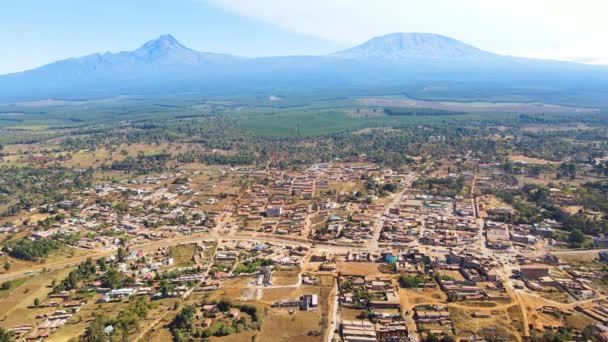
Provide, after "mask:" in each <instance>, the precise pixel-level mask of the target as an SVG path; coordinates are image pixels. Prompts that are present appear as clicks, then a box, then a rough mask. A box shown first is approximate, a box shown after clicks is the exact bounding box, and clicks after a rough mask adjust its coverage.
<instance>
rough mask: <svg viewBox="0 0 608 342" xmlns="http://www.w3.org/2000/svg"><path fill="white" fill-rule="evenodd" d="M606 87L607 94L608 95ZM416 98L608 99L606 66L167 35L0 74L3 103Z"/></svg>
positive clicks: (429, 39) (449, 43) (409, 42)
mask: <svg viewBox="0 0 608 342" xmlns="http://www.w3.org/2000/svg"><path fill="white" fill-rule="evenodd" d="M429 89H444V90H442V91H438V90H435V91H434V92H432V91H431V90H429ZM446 89H447V90H446ZM463 89H464V90H463ZM601 89H607V90H606V94H604V92H602V90H601ZM418 90H420V91H421V94H422V95H424V96H435V97H444V98H445V97H450V96H455V97H459V98H462V97H463V96H464V95H470V98H471V99H473V97H471V96H476V97H475V99H477V98H479V97H484V98H501V96H502V95H504V94H510V95H513V96H515V97H517V96H520V95H526V96H527V95H530V94H540V95H538V96H537V97H533V99H535V100H536V99H540V100H542V98H540V97H543V96H544V98H547V96H549V97H550V98H551V99H553V100H555V101H564V100H563V99H569V98H571V96H570V95H569V94H571V93H572V92H576V93H577V94H586V93H593V98H594V99H608V68H606V67H599V66H590V65H584V64H577V63H568V62H556V61H545V60H533V59H526V58H517V57H510V56H502V55H497V54H493V53H490V52H487V51H483V50H480V49H478V48H476V47H473V46H471V45H468V44H466V43H463V42H460V41H458V40H455V39H452V38H449V37H445V36H441V35H436V34H428V33H393V34H388V35H385V36H381V37H376V38H373V39H371V40H369V41H367V42H365V43H363V44H361V45H359V46H355V47H353V48H350V49H347V50H344V51H339V52H335V53H332V54H329V55H323V56H285V57H263V58H244V57H238V56H233V55H226V54H217V53H209V52H199V51H196V50H193V49H191V48H188V47H186V46H184V45H183V44H181V43H180V42H179V41H177V39H175V38H174V37H173V36H171V35H163V36H160V37H159V38H157V39H154V40H151V41H148V42H146V43H145V44H144V45H142V46H141V47H139V48H138V49H136V50H134V51H123V52H118V53H110V52H106V53H102V54H99V53H97V54H92V55H88V56H84V57H80V58H70V59H66V60H62V61H58V62H55V63H51V64H48V65H45V66H42V67H40V68H36V69H33V70H28V71H24V72H19V73H14V74H8V75H2V76H0V101H2V102H18V101H24V100H38V99H49V98H56V99H57V98H59V99H92V98H102V97H111V96H117V95H150V96H155V95H156V94H163V95H171V94H179V93H191V94H192V93H194V94H200V95H201V96H227V95H235V94H237V95H238V94H253V93H263V94H266V93H269V94H275V93H277V92H279V93H282V92H285V91H290V92H292V93H300V94H302V93H311V94H312V93H314V94H324V93H329V92H330V91H331V92H334V93H335V92H336V91H340V92H341V93H343V94H347V95H352V94H369V93H375V94H382V93H384V94H387V93H396V92H404V91H408V92H412V91H418ZM422 90H424V91H422ZM455 94H458V95H457V96H456V95H455ZM577 96H578V95H577ZM527 98H530V97H529V96H527ZM605 102H606V106H608V100H605Z"/></svg>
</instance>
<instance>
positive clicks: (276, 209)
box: [266, 205, 283, 217]
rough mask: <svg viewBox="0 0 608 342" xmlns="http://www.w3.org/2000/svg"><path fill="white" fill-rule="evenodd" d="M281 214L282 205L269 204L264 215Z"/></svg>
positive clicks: (277, 215) (274, 215) (275, 215)
mask: <svg viewBox="0 0 608 342" xmlns="http://www.w3.org/2000/svg"><path fill="white" fill-rule="evenodd" d="M282 214H283V206H282V205H271V206H269V207H268V209H266V216H268V217H280V216H281V215H282Z"/></svg>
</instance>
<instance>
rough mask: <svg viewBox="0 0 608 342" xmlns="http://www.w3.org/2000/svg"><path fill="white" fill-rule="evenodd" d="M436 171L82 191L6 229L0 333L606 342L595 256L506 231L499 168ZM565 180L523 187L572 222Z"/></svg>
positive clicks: (318, 167)
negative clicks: (555, 337)
mask: <svg viewBox="0 0 608 342" xmlns="http://www.w3.org/2000/svg"><path fill="white" fill-rule="evenodd" d="M437 164H441V163H435V164H431V163H429V162H426V163H425V162H423V161H417V162H415V164H413V165H411V166H410V167H408V168H406V169H401V170H395V169H391V168H389V167H386V166H379V165H376V164H373V163H369V162H357V163H353V162H328V163H316V164H312V165H309V166H301V167H298V168H294V169H292V170H282V169H278V168H268V169H258V168H252V167H221V166H220V167H207V166H203V167H202V168H198V169H197V168H193V169H184V170H182V171H181V172H176V173H164V174H163V173H161V174H158V175H156V176H152V175H146V176H140V177H133V178H127V179H123V180H121V181H118V182H101V183H100V184H98V185H95V186H93V187H90V188H84V189H83V191H81V192H78V193H73V194H72V195H71V196H70V197H69V198H66V199H64V200H61V201H58V202H56V203H48V204H45V205H43V206H40V207H34V208H31V209H30V210H29V213H28V214H26V215H25V216H24V217H25V218H24V217H22V218H20V219H18V220H12V221H10V220H9V221H5V223H4V224H3V226H2V228H1V232H2V234H4V235H5V236H7V237H9V236H13V237H14V236H19V237H21V239H20V240H17V242H16V243H14V244H8V245H6V247H5V248H4V250H3V252H2V254H3V256H2V257H3V258H4V260H5V265H4V268H5V272H4V273H3V274H0V278H1V279H2V281H3V285H2V286H3V291H4V292H7V293H8V292H10V291H11V290H13V289H14V291H15V292H17V293H16V294H14V298H13V296H11V297H7V298H6V299H3V301H11V300H18V301H19V303H20V304H19V305H17V306H12V309H10V310H9V311H7V312H5V314H3V317H2V320H1V321H0V326H2V327H4V328H5V329H8V330H9V331H11V332H12V333H13V334H14V337H15V339H17V340H45V341H47V340H48V341H55V340H56V341H61V340H69V339H73V338H77V337H78V336H80V335H83V336H85V337H87V336H88V337H87V338H94V336H96V334H100V335H101V336H108V337H110V336H113V337H116V338H118V337H119V336H122V337H123V338H128V339H129V340H139V339H144V338H145V339H152V340H159V341H160V340H166V339H171V338H173V339H174V340H180V339H185V340H188V339H193V338H206V337H217V338H220V337H222V336H239V337H238V338H244V339H247V338H252V337H253V336H258V337H257V338H256V339H257V340H262V341H264V340H270V339H271V338H270V336H271V335H270V334H277V333H278V332H277V329H281V327H285V326H288V327H289V328H288V329H287V330H286V331H282V332H281V333H283V334H287V335H284V336H285V338H294V339H298V340H300V339H301V340H308V339H310V340H319V339H322V340H327V341H438V340H441V341H455V340H467V341H470V340H477V341H483V340H497V339H498V340H524V339H523V338H522V337H531V336H532V337H533V336H535V335H537V336H540V335H542V334H546V333H547V332H550V333H561V332H567V333H568V334H572V335H582V334H598V335H601V336H605V338H607V339H608V328H606V327H605V326H604V324H606V322H607V321H608V297H607V296H606V293H607V292H606V290H604V289H605V285H604V279H605V277H606V271H605V267H604V266H602V264H601V263H602V262H603V260H608V251H606V250H602V249H599V250H593V249H585V248H583V249H578V250H577V249H574V250H572V249H567V248H564V247H567V245H568V244H571V243H572V242H573V240H572V239H571V236H566V237H565V238H564V233H563V229H562V223H560V222H557V221H555V220H552V219H544V220H543V221H541V222H539V223H534V224H526V223H517V221H515V220H511V219H505V218H508V217H511V216H513V215H515V209H514V207H513V206H512V205H509V204H508V203H506V202H504V200H501V197H500V196H499V195H496V194H500V193H501V192H506V191H513V190H514V189H517V188H518V186H517V185H514V184H513V183H512V182H509V181H505V179H508V178H510V177H513V176H512V173H508V172H507V171H505V168H504V165H499V164H482V163H480V162H477V163H476V162H474V161H473V162H469V163H468V165H462V166H460V167H458V168H457V169H451V167H450V170H449V172H448V171H446V169H444V165H437ZM514 165H516V166H518V167H520V168H524V167H526V166H527V165H526V163H522V162H520V161H519V162H518V161H515V162H514ZM561 184H562V185H561V187H560V185H558V184H557V183H556V184H555V185H554V186H553V187H550V188H544V187H543V188H537V189H535V191H536V192H540V191H546V192H547V194H546V195H545V196H548V197H549V198H551V200H553V201H555V203H558V204H559V205H560V207H561V210H562V212H563V214H564V215H573V214H572V213H570V214H569V208H572V207H573V206H572V205H571V204H573V203H575V202H576V198H574V196H573V195H566V193H568V189H569V188H571V187H572V185H570V184H567V183H561ZM581 210H582V208H578V211H581ZM589 214H591V215H593V212H592V211H589ZM571 235H572V234H571ZM60 243H61V246H59V244H60ZM592 244H593V245H595V246H597V247H598V248H605V247H607V246H608V238H603V237H596V238H595V239H594V240H593V242H592ZM598 251H599V252H598ZM51 256H53V257H51ZM13 293H14V292H13ZM133 317H138V319H139V320H141V321H142V322H145V323H140V324H137V323H135V322H134V321H129V319H132V318H133ZM603 338H604V337H603Z"/></svg>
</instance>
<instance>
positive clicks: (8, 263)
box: [4, 261, 12, 272]
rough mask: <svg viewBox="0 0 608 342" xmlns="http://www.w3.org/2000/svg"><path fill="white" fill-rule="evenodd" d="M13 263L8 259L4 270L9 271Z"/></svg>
mask: <svg viewBox="0 0 608 342" xmlns="http://www.w3.org/2000/svg"><path fill="white" fill-rule="evenodd" d="M11 266H12V265H11V263H10V262H9V261H6V262H5V263H4V270H6V271H7V272H8V271H9V270H10V269H11Z"/></svg>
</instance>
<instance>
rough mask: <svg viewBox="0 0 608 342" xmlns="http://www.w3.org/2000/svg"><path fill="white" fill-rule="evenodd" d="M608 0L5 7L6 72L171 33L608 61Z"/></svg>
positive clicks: (312, 48) (286, 0) (1, 25)
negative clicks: (389, 42) (453, 43)
mask: <svg viewBox="0 0 608 342" xmlns="http://www.w3.org/2000/svg"><path fill="white" fill-rule="evenodd" d="M606 13H608V1H606V0H578V1H573V0H86V1H85V0H0V46H2V47H3V48H2V49H0V56H1V57H0V74H4V73H10V72H17V71H21V70H26V69H31V68H34V67H37V66H41V65H44V64H47V63H50V62H53V61H56V60H60V59H65V58H69V57H78V56H83V55H87V54H91V53H95V52H106V51H111V52H117V51H129V50H134V49H136V48H138V47H139V46H141V45H142V44H143V43H145V42H146V41H148V40H150V39H154V38H156V37H158V36H160V35H162V34H166V33H170V34H172V35H173V36H175V37H176V38H177V39H178V40H179V41H180V42H181V43H182V44H184V45H186V46H188V47H190V48H193V49H196V50H199V51H209V52H223V53H231V54H237V55H241V56H272V55H299V54H323V53H330V52H334V51H337V50H340V49H344V48H347V47H350V46H353V45H356V44H359V43H362V42H364V41H366V40H368V39H370V38H372V37H374V36H379V35H383V34H388V33H393V32H429V33H438V34H443V35H446V36H450V37H453V38H456V39H459V40H461V41H464V42H466V43H469V44H471V45H474V46H476V47H479V48H481V49H484V50H488V51H492V52H496V53H502V54H509V55H516V56H524V57H536V58H550V59H559V60H573V61H579V62H585V63H594V64H608V44H607V43H606V37H607V36H608V25H605V24H604V22H603V20H604V17H605V15H606Z"/></svg>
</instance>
